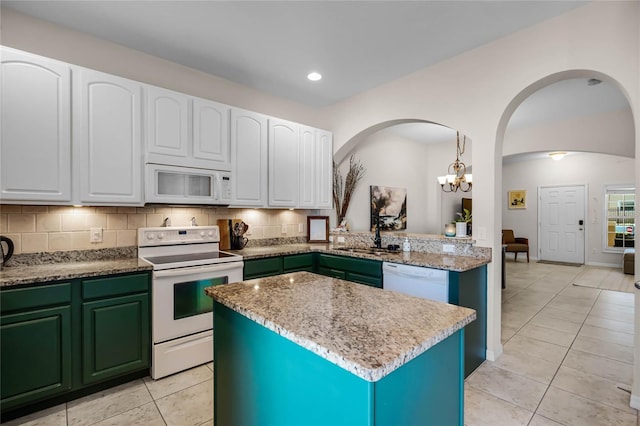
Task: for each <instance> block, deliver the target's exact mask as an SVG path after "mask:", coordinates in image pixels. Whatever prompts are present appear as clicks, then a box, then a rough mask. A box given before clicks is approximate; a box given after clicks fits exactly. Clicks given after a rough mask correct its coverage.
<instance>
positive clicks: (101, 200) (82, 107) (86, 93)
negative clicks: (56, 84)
mask: <svg viewBox="0 0 640 426" xmlns="http://www.w3.org/2000/svg"><path fill="white" fill-rule="evenodd" d="M74 89H75V92H74V106H73V114H74V115H73V117H74V154H76V157H75V158H76V160H77V161H75V164H76V166H77V170H78V175H77V176H78V178H79V179H78V180H79V189H78V194H79V198H80V201H81V202H82V203H87V204H90V203H96V204H116V205H117V204H128V205H141V204H142V203H143V201H142V155H141V153H142V132H141V106H140V100H141V96H142V86H141V84H139V83H137V82H134V81H130V80H126V79H123V78H119V77H115V76H113V75H109V74H104V73H101V72H97V71H92V70H88V69H84V68H78V69H77V72H75V73H74Z"/></svg>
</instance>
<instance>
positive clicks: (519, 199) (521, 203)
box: [508, 189, 527, 209]
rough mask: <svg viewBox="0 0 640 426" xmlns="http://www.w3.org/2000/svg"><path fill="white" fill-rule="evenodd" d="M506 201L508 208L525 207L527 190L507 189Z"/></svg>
mask: <svg viewBox="0 0 640 426" xmlns="http://www.w3.org/2000/svg"><path fill="white" fill-rule="evenodd" d="M508 202H509V208H510V209H526V208H527V191H525V190H524V189H517V190H513V191H509V198H508Z"/></svg>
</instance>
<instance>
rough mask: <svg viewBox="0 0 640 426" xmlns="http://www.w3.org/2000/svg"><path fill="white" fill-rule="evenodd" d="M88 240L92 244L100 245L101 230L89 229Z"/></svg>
mask: <svg viewBox="0 0 640 426" xmlns="http://www.w3.org/2000/svg"><path fill="white" fill-rule="evenodd" d="M89 235H90V237H89V240H90V241H91V242H92V243H101V242H102V228H91V229H90V231H89Z"/></svg>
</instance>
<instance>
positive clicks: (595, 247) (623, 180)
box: [501, 153, 635, 266]
mask: <svg viewBox="0 0 640 426" xmlns="http://www.w3.org/2000/svg"><path fill="white" fill-rule="evenodd" d="M502 177H503V181H502V194H501V196H502V197H501V199H502V227H503V228H505V229H513V230H514V232H515V234H516V236H517V237H527V238H529V249H530V254H531V257H532V258H533V259H537V258H538V255H537V254H538V226H537V223H538V198H537V194H538V188H539V187H540V186H562V185H587V192H586V194H585V204H586V207H587V209H586V210H587V217H586V218H585V224H586V226H585V236H586V240H585V263H587V264H595V265H612V266H613V265H621V264H622V256H621V255H620V254H616V253H605V252H603V232H604V225H603V220H604V218H603V215H604V188H605V186H607V185H612V184H630V185H633V182H634V179H635V160H634V159H633V158H624V157H619V156H615V155H606V154H591V153H575V154H571V155H568V156H566V157H565V158H563V159H562V160H560V161H554V160H552V159H550V158H548V159H539V160H533V161H520V162H514V163H510V164H505V165H504V166H503V172H502ZM514 189H525V190H526V191H527V208H526V209H523V210H509V208H508V206H507V191H509V190H514Z"/></svg>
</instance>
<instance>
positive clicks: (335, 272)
mask: <svg viewBox="0 0 640 426" xmlns="http://www.w3.org/2000/svg"><path fill="white" fill-rule="evenodd" d="M317 272H318V273H319V274H320V275H326V276H327V277H331V278H340V279H341V280H346V279H347V273H346V272H345V271H341V270H339V269H331V268H325V267H324V266H318V270H317Z"/></svg>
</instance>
